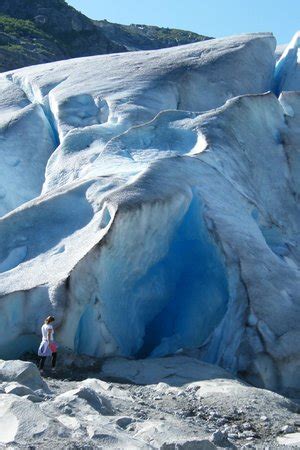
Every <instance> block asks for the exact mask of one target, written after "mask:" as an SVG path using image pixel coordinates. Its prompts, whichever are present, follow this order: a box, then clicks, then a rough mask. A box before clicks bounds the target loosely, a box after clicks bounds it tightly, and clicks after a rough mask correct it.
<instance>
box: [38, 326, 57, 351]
mask: <svg viewBox="0 0 300 450" xmlns="http://www.w3.org/2000/svg"><path fill="white" fill-rule="evenodd" d="M41 330H42V342H41V343H40V346H39V349H38V355H39V356H51V355H52V352H51V349H50V347H49V344H50V342H53V335H54V330H53V326H52V325H50V324H47V323H44V325H43V326H42V328H41ZM49 330H51V335H50V342H49V341H48V332H49Z"/></svg>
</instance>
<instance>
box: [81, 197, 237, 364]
mask: <svg viewBox="0 0 300 450" xmlns="http://www.w3.org/2000/svg"><path fill="white" fill-rule="evenodd" d="M144 211H146V210H144ZM143 214H144V213H143ZM145 214H146V215H143V216H142V218H141V219H140V222H136V223H135V226H134V227H131V229H130V231H129V235H130V237H128V236H127V235H126V236H125V237H124V228H122V230H121V231H120V232H119V237H120V236H121V237H120V239H121V241H118V239H115V241H116V243H115V246H113V247H111V246H110V248H109V249H107V250H106V249H105V247H104V248H103V249H102V251H103V253H102V257H101V258H100V260H101V261H100V265H101V266H102V269H99V271H98V275H99V274H100V273H101V274H102V275H101V278H100V279H101V283H99V284H98V286H99V291H97V293H96V296H95V298H97V299H100V300H99V301H95V298H94V300H93V299H92V300H91V301H90V303H89V304H88V305H87V306H86V308H85V310H84V311H83V313H82V316H81V319H80V321H79V324H78V328H77V332H76V336H75V345H74V347H75V350H76V351H77V352H78V353H88V354H90V355H92V356H105V355H106V354H107V353H106V351H105V350H104V351H102V350H101V349H103V348H105V347H107V346H109V342H108V340H107V336H104V335H103V325H105V327H106V329H107V330H109V332H110V335H111V336H112V337H113V339H114V340H115V343H116V344H117V348H118V351H117V352H118V354H120V355H122V356H126V357H128V356H130V357H136V358H144V357H151V356H163V355H167V354H171V353H174V352H176V351H177V350H178V349H180V348H197V347H199V346H201V345H202V344H203V343H204V342H205V340H206V339H207V338H208V337H209V336H210V335H211V333H212V332H213V331H214V329H215V328H216V327H217V325H218V324H219V323H220V321H221V320H222V318H223V317H224V315H225V312H226V309H227V303H228V297H229V294H228V285H227V274H226V269H225V264H224V261H223V258H222V254H221V252H220V249H219V248H218V246H217V245H216V243H215V241H214V239H213V238H212V236H211V235H210V233H209V232H208V230H207V227H206V224H205V221H204V220H203V214H202V207H201V200H200V197H199V196H198V195H197V194H194V196H193V200H192V202H191V203H190V206H189V208H188V210H187V212H186V213H185V214H184V217H183V218H181V219H180V223H178V224H177V226H176V227H173V231H172V233H171V236H169V235H168V233H169V231H170V230H169V231H165V230H164V229H162V228H163V227H162V226H161V224H160V221H159V220H156V219H153V217H151V214H152V215H153V211H152V210H151V208H149V209H148V212H146V213H145ZM127 220H128V219H127ZM150 220H152V224H153V221H156V222H155V223H157V225H156V226H157V229H159V233H160V234H159V235H160V236H162V233H166V236H165V237H166V240H167V242H169V245H168V246H167V247H166V251H165V252H163V253H161V246H162V243H161V241H160V240H159V239H156V240H155V239H153V235H152V234H151V232H149V236H148V237H147V233H148V228H147V227H148V223H149V221H150ZM124 221H126V219H123V222H122V225H121V226H124ZM138 227H140V228H142V229H140V230H139V231H136V228H138ZM143 227H144V228H143ZM152 233H153V229H152ZM129 239H131V245H130V246H127V247H126V243H128V242H129ZM120 242H121V244H122V246H124V247H125V248H122V251H120V247H119V245H120ZM132 242H134V245H132ZM147 246H149V247H151V249H149V252H154V253H155V252H156V254H157V255H160V257H159V258H158V259H157V260H156V262H154V263H153V264H152V265H150V266H149V267H147V264H149V257H148V253H147ZM133 249H137V251H138V252H142V254H139V255H138V256H139V257H138V258H134V257H133V256H132V253H130V252H132V251H134V250H133ZM128 255H131V256H130V258H129V257H128ZM134 259H135V260H138V261H139V263H140V265H143V266H145V268H146V269H145V270H144V267H143V270H139V268H137V267H136V266H135V265H134V264H136V263H134V262H133V260H134ZM128 273H129V274H130V281H128V277H127V275H128ZM116 274H117V275H116ZM116 276H118V279H117V280H116ZM101 324H102V325H101ZM91 330H93V332H92V331H91ZM96 330H98V333H99V334H97V333H96V332H95V331H96ZM95 335H96V336H98V337H95ZM101 336H102V337H101ZM212 356H213V355H212Z"/></svg>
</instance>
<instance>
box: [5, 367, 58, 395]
mask: <svg viewBox="0 0 300 450" xmlns="http://www.w3.org/2000/svg"><path fill="white" fill-rule="evenodd" d="M1 381H2V382H3V381H7V382H9V383H10V382H17V383H19V384H21V385H23V386H27V387H28V388H30V389H32V390H33V391H35V390H37V389H43V390H44V391H49V388H48V386H47V384H46V383H45V381H44V380H43V379H42V377H41V375H40V372H39V370H38V368H37V367H36V366H35V365H34V364H33V363H31V362H25V361H18V360H16V361H13V360H12V361H3V360H0V382H1Z"/></svg>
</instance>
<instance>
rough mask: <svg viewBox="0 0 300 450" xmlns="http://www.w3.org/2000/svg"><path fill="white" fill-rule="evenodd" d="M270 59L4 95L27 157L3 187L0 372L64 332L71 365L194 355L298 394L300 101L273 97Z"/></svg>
mask: <svg viewBox="0 0 300 450" xmlns="http://www.w3.org/2000/svg"><path fill="white" fill-rule="evenodd" d="M274 50H275V40H274V38H273V37H272V35H270V34H251V35H244V36H238V37H230V38H224V39H216V40H212V41H209V42H204V43H197V44H192V45H188V46H183V47H176V48H173V49H166V50H160V51H153V52H137V53H127V54H122V55H121V54H120V55H118V54H117V55H109V56H101V57H91V58H83V59H77V60H73V61H62V62H58V63H51V64H47V65H42V66H36V67H30V68H25V69H21V70H18V71H15V72H11V73H8V74H3V75H2V76H1V77H0V81H1V83H0V84H1V96H2V98H3V99H4V103H3V104H4V107H3V108H2V109H0V113H2V112H3V114H4V115H5V120H6V121H7V124H8V125H7V126H8V130H10V128H11V127H12V128H11V131H9V132H8V133H7V134H5V133H3V134H2V141H1V142H3V143H4V147H3V148H4V149H10V150H9V153H11V154H14V152H16V154H18V155H19V156H20V155H21V152H20V150H18V149H19V148H20V147H18V146H19V142H22V143H23V147H24V152H23V153H22V158H23V159H21V160H20V161H21V162H20V169H21V168H23V170H20V172H18V171H17V169H12V170H11V172H9V175H8V172H5V171H3V174H2V173H0V183H2V184H5V189H6V190H7V191H8V190H10V191H11V192H13V193H14V195H15V197H14V202H12V201H11V202H10V203H8V202H7V203H4V201H3V200H2V203H1V200H0V204H1V205H3V214H5V213H6V212H8V211H10V212H9V214H7V215H5V216H3V217H2V218H1V219H0V309H1V327H0V356H2V357H9V356H10V357H15V356H18V355H19V354H21V353H22V352H23V351H26V350H28V349H35V348H36V345H37V341H38V339H39V333H40V331H39V328H40V325H41V322H42V320H43V317H44V316H45V315H48V314H53V315H55V317H56V319H57V320H56V326H57V330H56V335H57V337H58V339H59V341H60V343H61V345H63V346H66V347H69V348H71V349H72V350H74V351H75V352H79V353H86V354H89V355H93V356H101V357H102V356H103V357H105V356H108V355H123V356H131V357H151V356H154V355H166V354H169V353H174V352H176V351H177V350H178V349H180V348H193V349H195V348H198V349H199V354H201V357H202V358H203V359H205V360H207V361H211V362H217V363H218V364H221V365H222V366H224V367H226V368H229V369H230V370H232V371H234V372H237V373H239V374H240V375H242V376H244V377H245V378H246V379H247V380H249V381H250V382H252V383H254V384H256V385H259V386H267V387H270V388H272V389H278V390H284V391H286V392H289V393H291V392H293V393H294V392H296V391H297V390H299V389H300V386H299V380H298V378H297V376H296V375H295V374H296V373H297V368H298V367H299V365H300V350H299V346H298V344H297V342H299V339H298V337H299V334H300V329H299V316H300V305H299V294H298V293H299V271H298V267H299V250H298V248H299V245H298V240H299V234H298V224H299V206H298V203H297V196H298V193H299V183H298V177H297V171H298V166H299V164H298V163H299V158H298V154H299V98H298V97H299V96H298V94H297V93H294V92H289V93H282V94H281V96H280V98H279V100H278V99H277V98H276V97H275V96H274V95H273V94H270V93H266V91H270V90H271V88H272V87H273V86H274V85H273V74H274V65H275V56H274ZM275 77H277V78H276V79H277V82H278V75H277V72H275ZM277 82H276V83H277ZM280 90H281V88H280ZM278 92H279V91H278ZM14 99H15V100H14ZM15 118H16V120H15ZM16 127H19V128H16ZM17 129H19V130H20V132H19V133H16V132H15V131H14V130H17ZM22 135H26V136H27V137H28V138H26V140H24V139H23V140H22V139H21V137H22ZM18 136H19V137H20V140H18V139H19V137H18ZM35 156H36V158H37V160H38V163H37V164H35V163H34V164H32V161H34V159H33V158H34V157H35ZM23 161H24V165H22V164H23ZM11 167H17V166H11ZM25 168H26V170H25ZM13 175H15V177H14V176H13ZM33 175H34V176H33ZM33 181H34V183H33ZM30 183H33V184H30ZM23 185H24V186H26V188H25V187H24V189H23V187H22V186H23ZM29 188H30V189H29ZM26 189H28V194H27V197H26V196H25V195H24V192H27V191H26ZM16 193H18V197H17V196H16ZM28 200H29V201H28ZM19 205H20V206H19ZM17 206H19V207H17ZM16 207H17V208H16Z"/></svg>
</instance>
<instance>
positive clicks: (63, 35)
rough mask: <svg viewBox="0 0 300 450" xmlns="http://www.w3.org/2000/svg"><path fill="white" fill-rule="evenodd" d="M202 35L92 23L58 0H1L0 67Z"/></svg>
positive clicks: (184, 40) (168, 43) (153, 45)
mask: <svg viewBox="0 0 300 450" xmlns="http://www.w3.org/2000/svg"><path fill="white" fill-rule="evenodd" d="M203 39H206V38H205V37H204V36H199V35H197V34H195V33H190V32H185V31H181V30H169V29H161V28H158V27H143V28H141V26H135V25H130V26H125V25H118V24H110V23H108V22H106V21H100V22H97V21H93V20H91V19H89V18H88V17H86V16H85V15H83V14H81V13H80V12H79V11H77V10H76V9H75V8H73V7H71V6H70V5H68V4H67V3H66V2H65V1H64V0H2V1H1V3H0V71H1V72H4V71H7V70H11V69H16V68H20V67H24V66H28V65H33V64H39V63H45V62H51V61H58V60H62V59H69V58H76V57H81V56H92V55H101V54H107V53H117V52H124V51H128V50H131V49H135V50H140V49H141V50H142V49H152V48H153V49H154V48H161V47H170V46H173V45H180V44H186V43H190V42H195V41H199V40H203Z"/></svg>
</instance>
